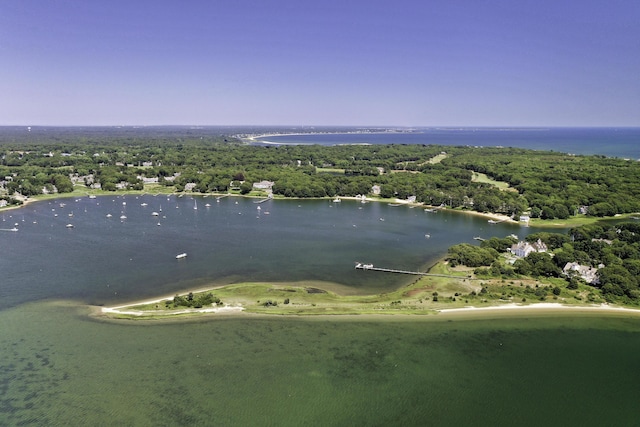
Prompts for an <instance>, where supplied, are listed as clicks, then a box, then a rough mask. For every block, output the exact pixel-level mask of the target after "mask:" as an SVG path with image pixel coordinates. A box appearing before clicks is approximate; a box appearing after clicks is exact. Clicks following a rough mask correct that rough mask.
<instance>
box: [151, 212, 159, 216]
mask: <svg viewBox="0 0 640 427" xmlns="http://www.w3.org/2000/svg"><path fill="white" fill-rule="evenodd" d="M151 215H152V216H158V215H160V214H159V213H158V212H151Z"/></svg>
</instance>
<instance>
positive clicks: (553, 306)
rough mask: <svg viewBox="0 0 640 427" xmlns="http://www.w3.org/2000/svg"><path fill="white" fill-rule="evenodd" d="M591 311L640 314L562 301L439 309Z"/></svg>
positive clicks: (446, 310)
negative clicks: (566, 303)
mask: <svg viewBox="0 0 640 427" xmlns="http://www.w3.org/2000/svg"><path fill="white" fill-rule="evenodd" d="M541 310H546V311H576V312H578V311H581V312H585V311H590V312H609V313H612V312H617V313H629V314H635V315H638V316H640V310H637V309H633V308H626V307H618V306H611V305H608V304H600V305H589V306H584V305H564V304H560V303H544V302H541V303H537V304H528V305H527V304H525V305H521V304H505V305H495V306H490V307H462V308H446V309H442V310H438V312H439V313H440V314H444V315H447V314H459V313H484V312H492V311H493V312H496V311H541Z"/></svg>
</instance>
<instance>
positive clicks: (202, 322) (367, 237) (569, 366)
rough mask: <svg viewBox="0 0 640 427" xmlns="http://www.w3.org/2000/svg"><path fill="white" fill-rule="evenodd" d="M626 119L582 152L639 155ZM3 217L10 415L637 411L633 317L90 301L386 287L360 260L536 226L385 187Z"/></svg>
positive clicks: (17, 418) (618, 420) (428, 252)
mask: <svg viewBox="0 0 640 427" xmlns="http://www.w3.org/2000/svg"><path fill="white" fill-rule="evenodd" d="M633 132H635V133H633ZM633 132H631V134H632V135H631V136H630V137H629V138H631V139H629V140H626V139H625V140H624V141H620V142H618V143H611V144H612V145H606V144H605V145H602V144H601V145H600V151H598V152H594V153H589V154H602V155H615V156H618V157H630V158H639V157H640V155H637V151H635V152H634V151H633V149H634V148H633V147H637V146H638V145H640V144H637V142H638V141H637V139H633V138H637V135H638V132H637V130H636V131H633ZM402 135H404V134H402ZM407 135H411V134H407ZM633 135H635V136H633ZM353 136H354V137H356V136H357V135H355V134H354V135H353ZM372 136H373V135H366V137H367V138H369V137H372ZM384 136H385V137H389V135H384ZM360 138H362V136H361V135H360ZM625 138H626V137H625ZM633 141H636V144H635V145H633ZM420 143H422V142H420ZM425 143H430V142H425ZM437 143H442V142H437ZM456 144H458V142H456ZM546 144H548V145H547V148H546V149H549V146H550V145H555V148H554V150H556V151H565V150H563V149H561V148H560V147H559V146H558V145H557V144H551V143H550V142H548V141H547V142H546ZM594 144H595V142H594ZM616 144H617V145H616ZM473 145H488V144H473ZM497 145H505V146H507V145H510V144H506V143H501V144H497ZM543 145H544V144H543ZM612 146H618V147H622V149H620V148H616V149H613V150H612V149H611V148H610V147H612ZM603 147H604V148H603ZM530 148H534V147H530ZM541 149H545V148H541ZM605 149H606V150H610V151H609V152H608V153H606V152H605ZM635 149H636V150H637V148H635ZM566 151H567V152H576V153H578V154H580V153H579V152H578V151H577V150H570V149H568V150H566ZM616 151H617V153H618V154H611V153H614V152H616ZM634 153H636V154H634ZM583 154H586V153H583ZM196 201H197V203H198V209H197V210H195V209H193V207H194V205H195V203H196ZM236 201H237V202H238V204H236ZM123 202H124V203H126V204H123ZM207 202H208V203H210V204H211V206H210V207H209V208H206V207H205V206H204V205H205V204H206V203H207ZM61 203H64V206H61V205H60V204H61ZM142 203H146V204H147V206H145V207H143V206H142ZM257 206H261V208H262V209H261V212H260V213H259V212H258V210H257ZM160 208H162V211H161V212H162V214H161V215H159V217H154V216H152V215H151V212H152V211H160ZM266 212H269V214H266ZM108 213H110V214H112V217H111V218H107V216H106V215H107V214H108ZM70 214H72V215H70ZM0 215H2V218H0V220H2V223H0V228H3V229H4V228H7V229H9V228H11V227H13V226H14V224H18V225H17V227H18V228H19V229H20V231H19V232H6V231H1V232H0V245H2V246H1V247H2V253H1V255H0V425H3V426H4V425H7V426H18V425H27V426H29V425H33V426H58V425H71V426H76V425H77V426H86V425H95V426H123V425H126V426H182V425H207V426H208V425H211V426H354V425H355V426H448V425H451V426H460V425H474V426H476V425H477V426H514V425H517V426H528V425H531V426H538V425H553V426H555V425H558V426H570V425H575V426H602V425H615V426H635V425H638V408H637V401H638V395H639V392H640V385H639V384H640V370H638V368H637V364H638V362H637V361H638V354H640V319H639V318H638V317H637V316H630V315H629V314H625V313H616V314H606V315H603V314H596V313H592V314H589V315H586V314H576V313H563V314H553V315H551V314H542V313H539V314H538V313H536V314H535V315H532V314H524V313H523V314H520V315H516V314H514V313H496V314H491V315H489V314H484V315H483V316H479V315H478V314H475V313H474V314H473V315H471V314H470V315H468V316H466V315H465V316H461V317H444V316H428V317H417V316H416V317H406V316H402V317H398V316H394V317H391V316H390V317H371V316H367V317H365V316H362V317H318V318H296V317H264V316H248V317H224V318H223V317H215V316H214V317H210V318H200V319H189V320H178V321H150V322H136V321H115V322H114V321H104V320H99V319H96V318H94V317H91V316H90V312H91V310H92V308H91V307H90V306H89V305H96V304H116V303H122V302H127V301H130V300H136V299H142V298H148V297H154V296H162V295H171V294H173V293H176V292H178V291H182V290H185V289H190V288H198V287H203V286H205V285H206V284H216V283H232V282H239V281H244V280H265V281H267V280H274V281H276V280H277V281H287V280H312V281H314V282H323V283H324V284H325V285H326V286H328V287H331V288H332V289H335V290H336V291H339V292H343V293H372V292H381V291H384V290H385V289H392V288H396V287H399V286H403V285H404V284H405V282H403V280H407V279H406V278H402V277H388V276H385V275H382V276H371V275H366V276H365V275H363V274H365V273H363V272H359V271H355V270H354V269H353V262H354V261H362V262H373V263H375V264H376V265H380V266H390V267H402V268H408V269H419V268H425V267H426V266H428V265H429V264H430V263H432V262H433V261H435V260H436V259H437V258H438V257H439V256H441V255H442V254H443V252H444V250H445V248H446V247H448V246H449V245H451V244H453V243H459V242H471V241H472V239H473V236H477V235H481V236H483V237H489V236H491V235H497V236H504V235H507V234H511V233H516V234H518V235H519V236H520V237H524V235H526V233H528V232H532V231H537V230H530V229H525V228H520V227H519V226H513V225H508V224H497V225H493V226H489V225H487V222H486V220H483V219H480V218H475V217H471V216H467V215H455V214H450V213H444V212H441V213H438V214H430V213H425V212H423V211H422V210H421V209H409V208H407V207H404V206H402V207H389V206H387V205H385V204H379V203H369V204H366V205H360V204H359V203H355V202H350V201H343V202H342V203H341V204H339V205H337V204H331V203H329V202H328V201H304V202H299V201H282V202H277V203H275V202H266V203H264V204H261V205H256V204H254V203H253V201H251V200H247V199H238V200H236V199H233V198H225V199H222V200H221V201H220V202H216V201H215V199H213V198H197V199H192V198H190V197H183V198H177V197H170V198H168V199H167V198H166V196H156V197H154V196H151V195H147V196H140V197H138V198H136V197H134V196H128V197H113V198H111V197H101V198H98V199H88V198H82V199H77V200H73V199H60V200H52V201H51V202H48V201H47V202H38V203H35V204H32V205H29V206H27V207H25V208H22V209H18V210H12V211H5V212H2V213H1V214H0ZM121 215H125V216H126V217H127V218H126V219H124V220H120V219H119V217H120V216H121ZM380 218H384V219H385V221H380ZM158 222H160V223H161V225H160V226H158V225H157V223H158ZM67 223H73V224H74V228H72V229H68V228H66V227H65V225H66V224H67ZM5 224H6V227H5ZM425 233H429V234H430V235H431V238H430V239H425V238H424V234H425ZM181 252H187V253H188V254H189V256H188V257H187V258H186V259H184V260H181V261H177V260H175V255H176V254H178V253H181ZM373 277H375V280H373ZM474 316H475V317H474Z"/></svg>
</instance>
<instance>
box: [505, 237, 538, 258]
mask: <svg viewBox="0 0 640 427" xmlns="http://www.w3.org/2000/svg"><path fill="white" fill-rule="evenodd" d="M546 251H547V245H545V244H544V242H542V241H541V240H540V239H538V241H536V242H533V243H529V242H525V241H520V242H518V243H516V244H514V245H512V246H511V253H512V254H514V255H515V256H517V257H519V258H525V257H526V256H527V255H529V254H530V253H532V252H546Z"/></svg>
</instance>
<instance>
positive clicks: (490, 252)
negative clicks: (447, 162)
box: [109, 223, 640, 318]
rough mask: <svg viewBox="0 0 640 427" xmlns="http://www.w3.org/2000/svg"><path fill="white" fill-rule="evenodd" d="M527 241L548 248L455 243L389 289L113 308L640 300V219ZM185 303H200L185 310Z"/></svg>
mask: <svg viewBox="0 0 640 427" xmlns="http://www.w3.org/2000/svg"><path fill="white" fill-rule="evenodd" d="M527 241H528V242H536V241H542V242H544V243H545V245H546V247H547V251H545V252H532V253H530V254H528V255H527V256H526V257H520V258H517V257H515V256H514V255H513V254H512V253H511V251H510V249H511V248H512V246H513V245H514V244H515V243H516V239H515V238H512V237H507V238H496V237H493V238H491V239H487V240H485V241H483V242H482V243H481V244H480V245H479V246H474V245H468V244H459V245H454V246H452V247H451V248H450V249H449V251H448V254H447V256H446V257H445V258H444V259H442V260H441V261H440V262H438V263H437V264H436V265H434V266H433V267H432V268H431V269H430V270H429V274H428V275H425V276H421V277H419V278H418V279H416V280H415V281H414V282H412V283H411V284H409V285H408V286H406V287H403V288H400V289H397V290H395V291H392V292H386V293H382V294H376V295H364V296H363V295H359V296H344V295H339V294H337V293H335V292H331V291H328V290H325V289H323V288H326V286H325V284H323V283H313V282H309V283H306V282H302V283H241V284H234V285H228V286H222V287H218V288H216V289H212V290H207V291H203V292H198V293H195V294H194V293H193V292H189V293H188V294H186V295H183V296H178V295H177V296H175V297H174V298H173V299H171V298H167V299H166V300H164V302H163V303H158V302H152V303H146V304H138V305H135V304H134V305H130V306H127V307H126V309H125V310H124V311H113V312H110V314H109V315H110V316H115V317H120V318H122V317H124V318H130V317H141V316H142V317H143V318H161V317H165V316H167V315H172V314H176V313H177V314H181V315H197V314H201V313H202V311H201V310H197V309H198V308H203V307H216V306H218V307H221V306H223V304H222V302H221V299H222V300H224V301H225V304H226V305H227V306H230V307H236V308H240V307H241V308H242V310H243V311H245V312H248V313H257V314H281V315H319V314H324V315H327V314H332V315H338V314H414V315H415V314H421V315H425V314H435V313H438V312H439V311H441V310H444V309H451V308H464V307H469V306H473V307H490V306H504V305H508V304H518V305H529V304H533V303H540V302H554V303H559V304H563V305H572V306H584V305H594V304H596V305H601V304H613V305H619V306H627V307H638V306H640V280H639V279H638V277H640V274H639V273H640V260H639V259H640V257H639V256H638V255H639V251H640V225H639V224H635V223H621V224H615V225H614V224H609V225H606V224H605V225H602V224H600V225H590V226H583V227H578V228H574V229H571V230H570V231H569V232H568V233H567V234H562V233H548V232H540V233H534V234H531V235H529V236H528V237H527ZM570 263H575V264H579V265H582V266H584V268H587V269H589V270H594V271H595V270H597V273H596V274H595V275H594V276H593V277H592V278H591V279H590V280H589V281H587V280H585V278H584V277H581V276H580V274H579V272H578V271H577V270H572V269H566V268H565V267H566V265H567V264H570ZM369 274H371V273H369ZM373 274H376V273H373ZM184 307H190V308H193V310H190V311H184V310H177V309H181V308H184Z"/></svg>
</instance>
